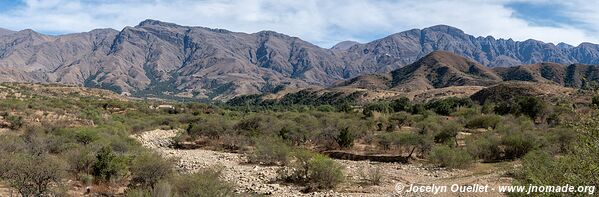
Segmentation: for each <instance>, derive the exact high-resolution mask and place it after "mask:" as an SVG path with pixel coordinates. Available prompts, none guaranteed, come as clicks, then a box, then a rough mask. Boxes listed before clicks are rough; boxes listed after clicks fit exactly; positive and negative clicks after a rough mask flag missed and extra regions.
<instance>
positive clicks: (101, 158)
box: [92, 147, 126, 181]
mask: <svg viewBox="0 0 599 197" xmlns="http://www.w3.org/2000/svg"><path fill="white" fill-rule="evenodd" d="M96 159H97V160H96V163H95V164H94V166H93V172H92V174H93V175H94V176H95V177H96V178H98V179H99V180H102V181H110V180H112V179H113V178H115V177H116V176H118V175H120V174H121V173H122V172H123V171H124V170H125V168H126V161H125V158H124V157H122V156H118V155H116V154H115V153H114V152H113V151H112V149H111V148H110V147H102V148H101V149H100V151H98V153H97V154H96Z"/></svg>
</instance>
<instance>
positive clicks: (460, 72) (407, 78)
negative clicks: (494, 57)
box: [336, 51, 599, 92]
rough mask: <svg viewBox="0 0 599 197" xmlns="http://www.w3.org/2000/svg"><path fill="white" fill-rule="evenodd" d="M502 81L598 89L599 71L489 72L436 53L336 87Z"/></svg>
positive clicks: (544, 67) (528, 68)
mask: <svg viewBox="0 0 599 197" xmlns="http://www.w3.org/2000/svg"><path fill="white" fill-rule="evenodd" d="M502 81H528V82H538V83H544V84H552V85H557V86H563V87H571V88H585V87H589V86H593V85H595V86H596V85H597V81H599V67H598V66H594V65H583V64H571V65H562V64H556V63H539V64H528V65H520V66H515V67H509V68H503V67H498V68H488V67H485V66H483V65H481V64H479V63H477V62H475V61H473V60H470V59H468V58H465V57H461V56H458V55H456V54H454V53H451V52H445V51H435V52H432V53H430V54H428V55H427V56H425V57H424V58H422V59H420V60H418V61H416V62H414V63H413V64H410V65H408V66H405V67H402V68H399V69H396V70H394V71H392V72H389V73H385V74H370V75H363V76H359V77H356V78H353V79H350V80H347V81H345V82H343V83H340V84H338V85H337V86H336V87H347V88H358V89H375V90H394V91H401V92H410V91H417V90H430V89H436V88H445V87H452V86H490V85H495V84H498V83H500V82H502Z"/></svg>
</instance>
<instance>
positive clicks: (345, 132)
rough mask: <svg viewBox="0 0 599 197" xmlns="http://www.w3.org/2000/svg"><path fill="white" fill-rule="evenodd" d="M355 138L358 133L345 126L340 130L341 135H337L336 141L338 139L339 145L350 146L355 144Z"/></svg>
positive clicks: (342, 146)
mask: <svg viewBox="0 0 599 197" xmlns="http://www.w3.org/2000/svg"><path fill="white" fill-rule="evenodd" d="M355 139H356V135H355V134H354V133H353V132H352V131H350V130H349V128H348V127H345V128H342V129H341V130H340V131H339V135H337V138H335V141H337V144H338V145H339V147H341V148H349V147H352V146H354V140H355Z"/></svg>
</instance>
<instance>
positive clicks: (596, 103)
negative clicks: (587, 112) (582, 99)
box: [591, 95, 599, 108]
mask: <svg viewBox="0 0 599 197" xmlns="http://www.w3.org/2000/svg"><path fill="white" fill-rule="evenodd" d="M591 105H592V106H593V107H595V108H599V95H595V96H593V98H592V101H591Z"/></svg>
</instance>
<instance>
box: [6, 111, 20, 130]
mask: <svg viewBox="0 0 599 197" xmlns="http://www.w3.org/2000/svg"><path fill="white" fill-rule="evenodd" d="M6 121H7V122H8V123H9V124H10V126H9V128H10V129H13V130H16V129H20V128H21V127H22V126H23V117H21V116H12V115H9V116H6Z"/></svg>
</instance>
